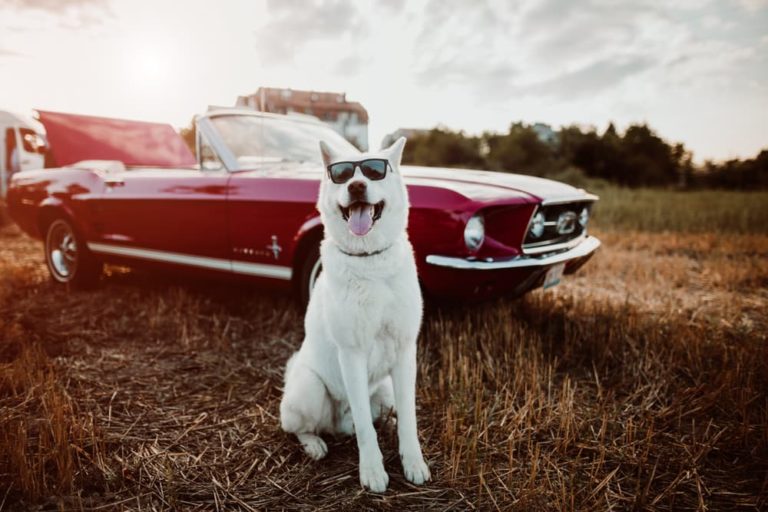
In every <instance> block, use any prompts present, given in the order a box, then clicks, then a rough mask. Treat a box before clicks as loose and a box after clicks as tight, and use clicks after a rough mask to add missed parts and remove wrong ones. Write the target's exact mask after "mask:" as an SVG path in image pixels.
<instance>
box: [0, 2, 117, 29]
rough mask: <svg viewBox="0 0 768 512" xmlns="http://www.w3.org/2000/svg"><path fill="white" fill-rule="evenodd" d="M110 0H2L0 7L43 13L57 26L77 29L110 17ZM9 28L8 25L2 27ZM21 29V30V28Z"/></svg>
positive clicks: (111, 14)
mask: <svg viewBox="0 0 768 512" xmlns="http://www.w3.org/2000/svg"><path fill="white" fill-rule="evenodd" d="M109 1H110V0H3V1H2V4H0V8H2V9H8V10H13V11H16V12H22V11H24V12H29V13H43V14H46V15H49V16H51V17H53V18H54V19H56V20H57V23H58V26H59V27H61V28H64V29H68V30H78V29H81V28H84V27H87V26H92V25H97V24H99V23H101V22H103V21H104V19H105V18H106V17H109V18H112V17H113V16H114V14H113V13H112V11H111V8H110V4H109ZM3 28H4V29H9V28H10V27H8V26H6V27H3ZM21 31H23V30H21Z"/></svg>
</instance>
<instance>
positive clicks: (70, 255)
mask: <svg viewBox="0 0 768 512" xmlns="http://www.w3.org/2000/svg"><path fill="white" fill-rule="evenodd" d="M46 242H47V243H46V245H47V246H48V263H49V265H50V267H51V270H52V271H53V274H54V277H56V278H57V279H58V280H60V281H68V280H69V279H70V278H71V277H72V275H73V274H74V273H75V269H76V268H77V243H76V242H75V234H74V233H73V232H72V228H71V227H70V226H69V224H67V223H66V222H64V221H61V220H57V221H56V222H54V223H53V224H52V225H51V227H50V229H49V230H48V239H47V241H46Z"/></svg>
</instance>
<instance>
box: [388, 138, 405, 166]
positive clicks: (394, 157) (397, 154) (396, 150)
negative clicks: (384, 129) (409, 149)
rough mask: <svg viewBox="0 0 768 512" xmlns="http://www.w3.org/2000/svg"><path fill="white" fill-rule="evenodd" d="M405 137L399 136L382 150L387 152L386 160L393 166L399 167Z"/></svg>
mask: <svg viewBox="0 0 768 512" xmlns="http://www.w3.org/2000/svg"><path fill="white" fill-rule="evenodd" d="M405 140H406V139H405V137H400V138H399V139H397V140H396V141H395V142H393V143H392V145H391V146H389V147H388V148H387V149H385V150H384V152H385V153H388V160H389V163H390V165H392V166H393V167H397V168H399V167H400V160H402V158H403V148H404V147H405Z"/></svg>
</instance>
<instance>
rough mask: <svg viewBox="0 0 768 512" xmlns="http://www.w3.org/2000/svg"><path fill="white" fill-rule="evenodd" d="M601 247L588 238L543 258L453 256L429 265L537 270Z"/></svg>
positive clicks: (432, 259)
mask: <svg viewBox="0 0 768 512" xmlns="http://www.w3.org/2000/svg"><path fill="white" fill-rule="evenodd" d="M598 247H600V240H598V239H597V238H595V237H593V236H588V237H586V238H585V239H584V241H582V242H581V243H580V244H579V245H577V246H575V247H573V248H571V249H568V250H567V251H563V252H557V253H554V254H544V255H542V256H518V257H516V258H512V259H509V260H494V261H487V260H468V259H466V258H455V257H452V256H437V255H434V254H430V255H429V256H427V263H429V264H430V265H435V266H437V267H447V268H458V269H462V270H503V269H507V268H536V267H548V266H551V265H557V264H558V263H566V262H568V261H570V260H576V259H579V258H583V257H585V256H589V255H591V254H592V253H593V252H595V251H596V250H597V248H598Z"/></svg>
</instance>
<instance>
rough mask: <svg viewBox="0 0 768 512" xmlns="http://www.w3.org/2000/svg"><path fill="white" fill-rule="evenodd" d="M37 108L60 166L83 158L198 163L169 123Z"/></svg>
mask: <svg viewBox="0 0 768 512" xmlns="http://www.w3.org/2000/svg"><path fill="white" fill-rule="evenodd" d="M37 112H38V114H39V115H40V121H41V122H42V123H43V125H44V126H45V129H46V132H47V135H48V142H49V144H50V147H51V152H52V154H53V159H54V160H55V163H56V164H57V165H59V166H65V165H70V164H73V163H76V162H80V161H82V160H118V161H120V162H122V163H123V164H125V165H128V166H130V165H152V166H159V167H185V166H190V165H195V163H196V161H195V156H194V155H193V154H192V153H191V152H190V151H189V148H187V145H186V144H185V143H184V140H183V139H182V138H181V137H180V136H179V134H178V133H176V131H175V130H174V129H173V127H172V126H171V125H169V124H162V123H148V122H143V121H128V120H125V119H109V118H106V117H94V116H81V115H74V114H63V113H60V112H46V111H44V110H38V111H37Z"/></svg>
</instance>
